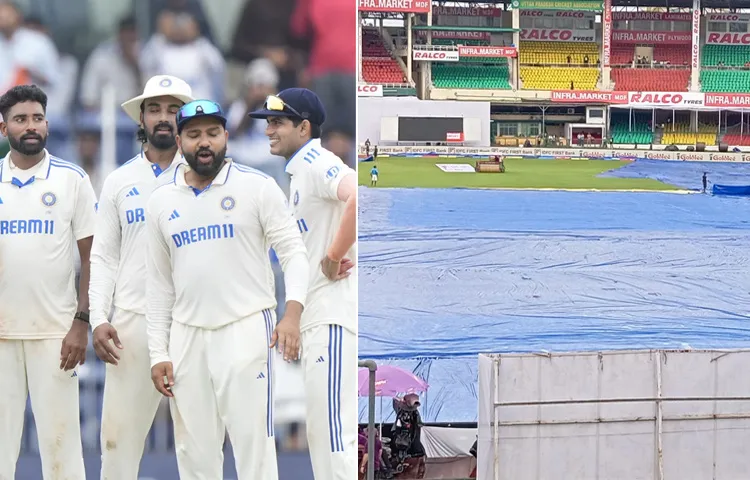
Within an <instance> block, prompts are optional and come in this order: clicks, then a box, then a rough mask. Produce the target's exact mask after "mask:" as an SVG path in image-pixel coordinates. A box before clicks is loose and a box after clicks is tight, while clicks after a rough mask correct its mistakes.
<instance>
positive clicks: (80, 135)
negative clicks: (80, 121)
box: [70, 125, 104, 195]
mask: <svg viewBox="0 0 750 480" xmlns="http://www.w3.org/2000/svg"><path fill="white" fill-rule="evenodd" d="M77 130H78V131H77V134H76V147H77V151H76V152H75V155H74V156H72V157H70V158H71V159H76V163H77V164H78V165H80V166H81V167H82V168H83V169H84V170H85V171H86V173H88V174H89V177H90V178H91V185H92V186H93V187H94V191H95V192H96V194H97V195H99V192H101V191H102V184H103V183H104V178H103V175H101V172H100V169H99V167H100V165H101V161H100V157H99V148H100V145H101V138H100V137H101V133H100V131H99V129H98V128H97V127H96V126H94V125H85V126H81V127H79V128H78V129H77Z"/></svg>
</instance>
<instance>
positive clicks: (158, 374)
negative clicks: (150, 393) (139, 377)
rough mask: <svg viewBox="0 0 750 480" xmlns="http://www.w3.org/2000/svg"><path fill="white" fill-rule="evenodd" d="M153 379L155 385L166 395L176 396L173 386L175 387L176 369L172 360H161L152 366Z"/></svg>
mask: <svg viewBox="0 0 750 480" xmlns="http://www.w3.org/2000/svg"><path fill="white" fill-rule="evenodd" d="M151 381H152V382H154V387H156V389H157V390H158V391H159V393H161V394H162V395H164V396H165V397H170V398H171V397H174V394H173V393H172V387H174V371H173V370H172V362H161V363H157V364H156V365H154V366H153V367H151Z"/></svg>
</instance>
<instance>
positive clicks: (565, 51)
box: [518, 42, 599, 66]
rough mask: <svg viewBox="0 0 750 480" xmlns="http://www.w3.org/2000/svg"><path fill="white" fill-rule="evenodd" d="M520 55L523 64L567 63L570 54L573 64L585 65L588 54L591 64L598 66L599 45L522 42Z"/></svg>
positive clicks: (519, 50)
mask: <svg viewBox="0 0 750 480" xmlns="http://www.w3.org/2000/svg"><path fill="white" fill-rule="evenodd" d="M518 55H519V61H520V62H521V64H522V65H523V64H527V65H540V64H541V65H545V64H546V65H550V64H552V65H565V64H567V63H568V56H570V64H571V65H584V61H583V60H584V57H586V56H588V57H589V65H593V66H596V62H597V60H599V46H598V45H597V44H596V43H577V42H521V44H520V47H519V49H518Z"/></svg>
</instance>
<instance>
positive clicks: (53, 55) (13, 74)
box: [0, 0, 60, 93]
mask: <svg viewBox="0 0 750 480" xmlns="http://www.w3.org/2000/svg"><path fill="white" fill-rule="evenodd" d="M22 22H23V13H22V12H21V10H19V8H18V6H17V5H15V4H14V3H13V2H11V1H9V0H0V65H2V68H0V93H3V92H5V91H6V90H8V89H10V88H12V87H14V86H16V85H24V84H29V83H34V84H36V85H39V86H40V87H41V88H42V89H44V90H46V91H51V90H53V89H54V88H55V87H56V86H57V84H58V80H59V62H60V55H59V53H58V51H57V48H56V47H55V44H54V43H53V42H52V39H51V38H50V37H49V36H48V35H45V34H44V33H41V32H39V31H37V30H32V29H30V28H28V27H25V26H22Z"/></svg>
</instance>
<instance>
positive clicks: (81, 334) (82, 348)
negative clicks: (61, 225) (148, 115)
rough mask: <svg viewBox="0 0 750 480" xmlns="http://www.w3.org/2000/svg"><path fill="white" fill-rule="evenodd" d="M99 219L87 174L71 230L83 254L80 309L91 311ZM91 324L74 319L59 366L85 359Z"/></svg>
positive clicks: (80, 186) (80, 184) (78, 194)
mask: <svg viewBox="0 0 750 480" xmlns="http://www.w3.org/2000/svg"><path fill="white" fill-rule="evenodd" d="M95 222H96V194H95V193H94V187H92V186H91V180H90V179H89V177H88V175H85V176H83V178H81V179H80V181H79V182H78V188H77V192H76V203H75V213H74V214H73V222H72V230H73V235H74V237H75V239H76V242H77V244H78V245H77V246H78V254H79V256H80V257H81V272H80V276H79V277H78V312H81V313H84V314H88V312H89V276H90V273H91V244H92V243H93V236H94V230H95ZM88 330H89V326H88V323H87V321H86V320H84V319H78V318H75V319H73V324H72V325H71V327H70V331H68V334H67V335H65V338H64V339H63V342H62V348H61V349H60V368H61V369H64V370H72V369H73V368H75V366H76V365H83V362H84V361H85V360H86V346H87V344H88V340H89V336H88Z"/></svg>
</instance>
